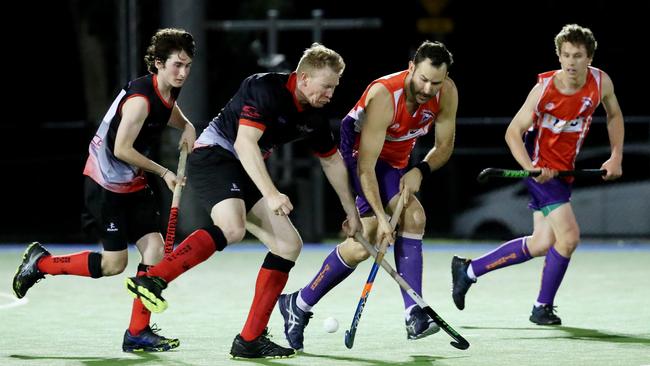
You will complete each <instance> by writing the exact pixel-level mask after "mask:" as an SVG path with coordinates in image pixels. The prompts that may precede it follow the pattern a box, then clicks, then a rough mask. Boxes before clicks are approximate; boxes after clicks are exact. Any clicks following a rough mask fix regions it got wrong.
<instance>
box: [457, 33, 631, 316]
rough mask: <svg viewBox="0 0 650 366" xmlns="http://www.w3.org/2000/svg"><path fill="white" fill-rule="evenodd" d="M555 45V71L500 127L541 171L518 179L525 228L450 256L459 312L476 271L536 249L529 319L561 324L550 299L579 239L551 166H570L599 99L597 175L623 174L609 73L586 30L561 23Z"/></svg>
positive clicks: (517, 152)
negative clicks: (527, 212)
mask: <svg viewBox="0 0 650 366" xmlns="http://www.w3.org/2000/svg"><path fill="white" fill-rule="evenodd" d="M555 49H556V52H557V55H558V57H559V59H560V66H561V69H560V70H555V71H549V72H545V73H542V74H540V75H539V77H538V82H537V84H536V85H535V86H534V87H533V89H532V90H531V92H530V93H529V94H528V98H527V99H526V101H525V102H524V105H523V106H522V107H521V109H520V110H519V112H518V113H517V114H516V115H515V117H514V118H513V120H512V122H511V123H510V125H509V126H508V130H507V131H506V142H507V143H508V146H509V147H510V151H511V153H512V155H513V157H514V158H515V160H517V162H518V163H519V165H521V167H522V168H524V169H526V170H541V174H540V175H539V176H538V177H536V178H528V179H527V181H526V184H527V186H528V191H529V194H530V197H531V199H530V204H529V207H530V208H532V209H533V210H534V211H533V222H534V229H533V233H532V235H530V236H524V237H521V238H517V239H513V240H511V241H509V242H507V243H505V244H503V245H501V246H500V247H498V248H497V249H495V250H493V251H491V252H489V253H486V254H485V255H483V256H481V257H479V258H476V259H473V260H471V261H470V260H469V259H465V258H460V257H456V256H455V257H454V258H453V259H452V264H451V268H452V277H453V294H452V295H453V299H454V303H455V304H456V306H457V307H458V309H460V310H463V309H464V308H465V294H466V293H467V290H469V287H470V286H471V285H472V283H474V282H476V279H477V277H479V276H482V275H484V274H485V273H487V272H490V271H492V270H495V269H499V268H503V267H506V266H510V265H513V264H519V263H523V262H526V261H528V260H530V259H532V258H533V257H538V256H542V255H544V256H546V259H545V263H544V270H543V272H542V281H541V283H542V284H541V289H540V292H539V296H538V297H537V301H536V302H535V305H534V306H533V310H532V314H531V316H530V321H531V322H533V323H536V324H539V325H557V324H561V323H562V321H561V320H560V318H559V317H558V316H557V315H556V314H555V306H554V305H553V301H554V299H555V295H556V293H557V290H558V289H559V287H560V284H561V283H562V278H563V277H564V274H565V272H566V270H567V267H568V265H569V260H570V259H571V255H572V254H573V251H574V250H575V249H576V247H577V246H578V243H579V241H580V229H579V228H578V223H577V222H576V218H575V215H574V213H573V210H572V209H571V203H570V198H571V183H572V179H571V178H558V177H556V175H557V172H558V171H559V170H572V169H574V163H575V158H576V155H577V154H578V152H579V151H580V147H581V146H582V143H583V142H584V139H585V137H586V135H587V132H588V131H589V126H590V124H591V119H592V115H593V113H594V110H595V109H596V107H598V104H600V103H601V102H602V103H603V106H604V107H605V112H607V131H608V133H609V140H610V146H611V156H610V158H609V159H608V160H607V161H605V162H604V163H603V165H602V166H601V169H604V170H606V171H607V174H606V175H605V176H604V179H605V180H613V179H616V178H618V177H620V176H621V174H622V173H623V171H622V167H621V163H622V160H623V135H624V127H623V114H622V112H621V108H620V107H619V105H618V101H617V99H616V95H615V94H614V85H613V83H612V80H611V79H610V77H609V76H608V75H607V74H606V73H604V72H603V71H602V70H599V69H597V68H595V67H591V66H590V65H591V61H592V59H593V57H594V52H595V51H596V40H595V38H594V35H593V34H592V32H591V30H589V29H588V28H583V27H581V26H579V25H576V24H570V25H566V26H564V28H562V31H560V33H559V34H558V35H557V36H556V37H555ZM527 131H528V133H526V132H527ZM524 134H526V141H525V142H524V141H523V140H522V136H523V135H524Z"/></svg>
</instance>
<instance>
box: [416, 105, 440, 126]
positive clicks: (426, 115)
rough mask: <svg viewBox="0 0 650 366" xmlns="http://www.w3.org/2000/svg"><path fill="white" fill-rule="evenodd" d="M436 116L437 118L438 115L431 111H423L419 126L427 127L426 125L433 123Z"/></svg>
mask: <svg viewBox="0 0 650 366" xmlns="http://www.w3.org/2000/svg"><path fill="white" fill-rule="evenodd" d="M435 116H436V115H435V114H434V113H433V112H431V111H430V110H428V109H425V110H423V111H422V119H421V120H420V123H419V124H421V125H425V124H427V123H429V122H431V121H433V119H434V118H435Z"/></svg>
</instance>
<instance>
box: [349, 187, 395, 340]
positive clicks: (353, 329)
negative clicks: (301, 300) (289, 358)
mask: <svg viewBox="0 0 650 366" xmlns="http://www.w3.org/2000/svg"><path fill="white" fill-rule="evenodd" d="M402 209H404V198H403V197H402V196H401V195H400V196H399V198H398V201H397V207H395V212H393V216H391V218H390V225H391V227H392V228H393V231H394V230H395V227H396V226H397V222H398V221H399V217H400V215H401V214H402ZM357 234H358V233H357ZM359 236H361V234H359ZM373 249H374V248H373ZM385 254H386V246H385V245H382V244H380V247H379V251H378V254H377V255H376V256H375V263H373V265H372V268H371V269H370V274H369V275H368V279H367V280H366V284H365V285H364V286H363V290H362V291H361V298H359V303H358V304H357V308H356V310H355V311H354V316H353V317H352V324H351V325H350V329H349V330H346V331H345V346H346V347H348V348H352V346H353V345H354V336H355V335H356V334H357V327H358V326H359V321H360V320H361V313H362V312H363V308H364V307H365V306H366V302H367V301H368V296H369V295H370V290H371V289H372V285H373V283H374V282H375V277H377V272H378V271H379V263H381V261H382V260H383V259H384V255H385Z"/></svg>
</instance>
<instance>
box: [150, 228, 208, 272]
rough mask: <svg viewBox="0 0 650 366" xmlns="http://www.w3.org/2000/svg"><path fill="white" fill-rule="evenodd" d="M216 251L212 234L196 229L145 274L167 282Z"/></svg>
mask: <svg viewBox="0 0 650 366" xmlns="http://www.w3.org/2000/svg"><path fill="white" fill-rule="evenodd" d="M216 251H217V247H216V245H215V244H214V241H213V240H212V236H210V234H209V233H208V232H207V231H205V230H203V229H199V230H196V231H195V232H193V233H192V234H190V236H188V237H187V238H186V239H185V240H183V242H182V243H180V245H179V246H178V247H177V248H176V250H174V252H173V253H172V254H170V255H169V256H167V257H165V258H164V259H163V260H162V261H160V263H158V264H156V265H155V266H153V267H151V268H150V269H149V272H148V273H147V275H148V276H157V277H160V278H162V279H164V280H165V281H167V283H169V282H171V281H173V280H174V279H175V278H176V277H178V276H180V275H181V274H182V273H184V272H185V271H187V270H189V269H190V268H192V267H194V266H196V265H197V264H199V263H201V262H203V261H205V260H206V259H208V258H210V256H211V255H212V253H214V252H216Z"/></svg>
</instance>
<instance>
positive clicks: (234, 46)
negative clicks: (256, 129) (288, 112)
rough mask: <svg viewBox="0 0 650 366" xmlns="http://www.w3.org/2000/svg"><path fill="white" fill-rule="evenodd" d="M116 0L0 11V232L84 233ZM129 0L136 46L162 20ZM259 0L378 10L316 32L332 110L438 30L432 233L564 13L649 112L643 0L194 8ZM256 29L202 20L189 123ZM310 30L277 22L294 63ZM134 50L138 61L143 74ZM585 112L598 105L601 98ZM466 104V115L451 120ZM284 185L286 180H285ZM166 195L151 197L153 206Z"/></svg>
mask: <svg viewBox="0 0 650 366" xmlns="http://www.w3.org/2000/svg"><path fill="white" fill-rule="evenodd" d="M121 2H122V3H123V0H120V1H93V2H85V1H73V0H70V1H52V2H45V3H40V4H38V5H37V6H36V5H35V6H34V8H29V7H26V6H25V7H23V8H22V9H15V10H12V11H10V10H7V16H11V15H12V14H13V15H15V14H19V15H20V17H19V19H20V20H21V24H22V25H21V27H19V28H18V29H16V31H15V33H14V34H13V36H12V37H10V38H11V40H12V41H17V43H18V44H17V46H16V50H17V51H18V52H14V50H13V47H11V48H10V49H5V57H6V59H5V62H7V63H6V64H5V72H6V76H7V77H8V80H9V81H11V82H12V85H15V86H16V87H15V88H14V91H13V92H12V93H11V95H12V97H11V99H9V105H8V107H9V108H8V110H9V111H10V113H9V114H8V115H7V117H6V118H5V119H3V121H2V123H1V125H0V126H1V127H0V133H1V135H2V141H3V143H2V150H3V153H2V157H1V158H0V168H1V171H2V172H3V173H2V175H3V179H2V180H3V188H5V189H4V191H5V196H6V198H5V201H6V202H9V209H8V210H5V213H6V214H3V216H5V215H6V217H4V218H3V219H2V220H1V222H2V224H1V227H0V242H23V241H29V240H37V239H38V240H41V241H46V242H47V241H50V242H52V241H54V242H80V241H92V240H93V238H92V237H89V236H88V235H86V234H84V233H82V232H81V229H80V224H79V223H80V220H79V217H80V213H81V208H82V205H83V201H82V200H83V197H82V196H83V195H82V175H81V171H82V170H83V164H84V162H85V159H86V155H87V146H88V141H89V140H90V137H91V136H92V134H93V133H94V131H95V129H96V126H97V124H98V123H99V121H100V120H101V117H102V116H103V114H104V113H105V110H106V108H108V106H109V104H110V103H111V101H112V99H113V98H114V96H115V95H116V93H117V91H118V90H119V89H120V88H121V87H122V86H123V85H124V83H125V82H127V81H128V80H123V79H120V76H119V74H120V73H119V68H118V66H119V63H120V58H121V57H122V56H121V55H120V52H119V42H118V41H119V39H118V38H119V37H118V35H119V27H120V24H119V22H118V15H119V14H118V9H119V5H120V3H121ZM135 4H136V6H137V11H138V23H137V34H138V38H137V39H138V42H139V47H138V49H139V50H140V52H143V51H144V49H145V47H146V45H147V44H148V41H149V37H150V36H151V35H152V34H153V33H154V32H155V30H156V29H157V28H159V27H163V26H167V24H162V21H161V14H162V13H163V11H162V10H161V9H162V7H163V6H164V5H165V4H166V3H165V2H164V1H154V0H146V1H144V0H143V1H136V2H135ZM271 7H273V8H276V9H278V10H279V11H280V18H281V19H291V18H296V19H305V18H310V16H311V15H310V14H311V10H312V9H315V8H320V9H323V11H324V17H325V18H361V17H364V18H370V17H376V18H380V19H381V20H382V27H381V28H380V29H370V30H348V31H340V30H334V31H324V32H323V40H322V41H323V43H324V44H325V45H326V46H328V47H331V48H333V49H335V50H337V51H338V52H339V53H340V54H341V55H342V56H343V57H344V58H345V61H346V64H347V67H346V70H345V73H344V75H343V78H342V80H341V84H340V86H339V87H338V88H337V91H336V95H335V98H334V102H333V104H332V110H333V111H335V113H336V115H335V116H333V117H338V118H340V117H342V116H343V115H345V114H346V113H347V111H348V110H349V108H350V107H352V106H353V105H354V103H355V102H356V101H357V99H358V97H359V96H360V95H361V93H362V92H363V90H364V89H365V87H366V86H367V84H368V83H369V82H370V81H372V80H373V79H375V78H377V77H379V76H383V75H386V74H389V73H392V72H396V71H399V70H402V69H405V68H406V67H407V66H408V60H409V59H410V57H411V56H412V53H413V51H414V50H415V48H416V47H417V46H418V45H419V44H420V43H421V42H422V41H423V40H425V39H429V40H439V41H442V42H444V43H445V44H446V45H447V46H448V48H449V49H450V51H451V52H452V53H453V55H454V59H455V63H454V65H453V66H452V68H451V72H450V76H451V78H453V79H454V81H455V82H456V84H457V86H458V90H459V96H460V100H459V109H458V117H459V125H458V130H457V136H456V151H455V153H454V156H453V157H452V159H451V160H450V162H449V163H448V164H447V165H446V166H445V167H444V168H442V169H441V170H440V171H438V172H436V173H434V175H433V176H432V177H431V178H430V179H429V180H428V181H427V182H426V189H423V192H422V194H421V199H422V201H423V203H424V204H425V207H426V209H427V217H428V224H427V231H428V234H430V235H433V236H446V235H448V231H449V225H450V223H451V220H452V219H453V216H454V214H456V213H457V212H459V211H460V210H462V209H464V208H467V207H469V206H470V205H471V204H472V197H473V196H474V195H476V194H477V193H481V192H484V191H486V190H487V189H489V188H494V186H492V187H489V188H488V187H484V186H478V185H476V184H475V182H474V180H473V177H475V176H476V174H477V173H478V172H479V171H480V169H482V168H484V167H486V166H501V167H513V168H514V167H516V163H515V162H514V160H513V159H512V158H511V157H510V156H509V155H508V153H507V149H506V147H505V143H504V141H503V133H504V132H505V127H506V124H507V122H508V120H507V118H510V117H512V116H513V115H514V114H515V113H516V111H517V110H518V108H519V107H520V106H521V104H522V103H523V101H524V99H525V97H526V95H527V93H528V91H529V90H530V89H531V88H532V86H533V85H534V83H535V78H536V75H537V74H538V73H540V72H543V71H547V70H552V69H555V68H557V67H559V63H558V61H557V56H556V55H555V50H554V47H555V46H554V42H553V38H554V36H555V35H556V34H557V32H558V31H559V30H560V29H561V27H562V26H563V25H564V24H567V23H578V24H580V25H583V26H587V27H589V28H591V30H592V31H593V32H594V34H595V36H596V39H597V41H598V50H597V51H596V55H595V58H594V61H593V65H594V66H596V67H599V68H602V69H603V70H605V71H606V72H607V73H608V74H609V75H610V76H611V77H612V79H613V81H614V85H615V88H616V89H615V90H616V94H617V96H618V99H619V102H620V104H621V107H622V109H623V112H624V114H625V115H626V117H627V116H648V115H650V113H649V112H648V108H647V103H645V100H646V98H647V91H646V88H647V86H648V85H650V77H649V76H648V72H647V66H646V64H647V58H646V57H645V56H643V55H644V54H646V53H647V52H646V50H645V48H646V44H647V37H648V30H647V26H646V23H647V19H646V18H647V15H648V14H649V12H648V10H649V9H648V6H647V4H645V3H643V2H626V1H618V2H613V1H601V0H592V1H553V0H546V1H536V2H517V3H515V4H513V3H512V2H499V1H490V2H487V1H452V0H449V1H405V2H399V3H395V2H390V3H387V2H376V1H365V0H364V1H345V2H343V1H242V2H234V1H232V2H225V1H214V2H210V1H206V2H205V5H204V8H205V9H204V14H205V19H206V20H224V19H264V18H265V17H266V11H267V9H268V8H271ZM427 25H429V26H431V25H433V26H439V27H440V28H439V31H437V32H432V31H431V29H427V28H426V26H427ZM27 28H29V31H27V30H26V29H27ZM82 33H83V34H85V35H87V36H89V38H86V41H83V40H82V39H81V37H80V34H82ZM88 39H90V40H91V42H88ZM256 39H259V40H260V41H261V42H262V44H263V45H264V43H265V40H266V36H265V34H264V33H263V32H249V33H224V32H220V31H213V30H211V31H208V32H207V33H206V39H205V41H204V43H203V44H198V52H202V53H204V54H205V56H206V58H207V64H206V68H207V73H206V80H203V82H205V83H206V85H207V86H206V92H207V108H206V110H205V111H198V112H197V111H193V114H194V115H199V116H201V118H198V119H195V118H193V122H194V124H195V125H196V126H197V132H199V133H200V131H201V130H202V129H203V127H205V125H206V124H207V121H208V120H209V118H210V117H212V116H214V115H216V114H217V113H218V111H219V110H220V108H221V107H222V106H223V105H224V103H225V102H226V101H227V100H228V99H229V98H230V97H231V95H232V94H233V93H234V92H235V91H236V89H237V87H238V85H239V83H240V82H241V80H242V79H243V78H244V77H246V76H248V75H249V74H251V73H254V72H263V71H266V70H265V69H264V68H262V67H260V66H258V64H257V56H256V55H255V54H254V53H253V51H252V50H251V47H250V45H251V43H252V42H253V41H255V40H256ZM310 43H311V34H310V33H309V32H282V33H280V38H279V44H278V47H279V49H278V51H279V53H282V54H284V55H285V56H286V59H287V61H288V62H289V66H290V67H291V68H293V67H294V66H295V62H297V60H298V59H299V57H300V55H301V53H302V51H303V50H304V48H306V47H308V46H309V45H310ZM141 56H142V54H140V55H138V60H139V61H138V66H139V74H144V73H145V72H146V71H145V67H144V64H143V62H141V61H140V60H141ZM89 59H90V60H91V62H96V63H97V64H96V65H99V66H100V67H99V69H100V70H101V73H99V74H97V73H95V74H92V73H89V72H88V70H87V67H84V60H85V62H86V64H87V63H88V60H89ZM184 93H185V90H184ZM89 96H91V97H90V98H89ZM5 103H7V102H5ZM97 106H100V107H97ZM597 115H599V116H603V115H604V111H603V109H602V108H601V109H599V110H598V112H597ZM469 117H474V118H476V119H473V120H469V121H470V122H467V123H466V122H463V121H461V120H462V119H464V118H469ZM501 117H504V118H503V119H500V118H501ZM472 121H473V122H474V123H471V122H472ZM485 121H487V122H490V121H497V122H496V123H489V124H488V123H484V122H485ZM626 132H627V136H626V137H627V140H628V141H629V140H630V139H631V140H634V139H638V140H639V141H648V139H649V138H648V133H649V128H648V124H636V125H634V124H632V125H629V126H627V131H626ZM431 141H432V136H428V137H426V138H423V139H422V140H421V142H420V143H419V146H421V147H420V148H419V149H418V150H417V151H416V154H415V155H416V156H415V157H416V158H418V156H417V155H418V154H421V153H423V152H426V150H427V149H428V148H430V146H431ZM607 145H608V142H607V134H606V130H605V126H604V125H603V124H595V125H594V126H593V127H592V131H591V132H590V137H589V139H588V140H587V146H607ZM476 148H479V149H478V150H476ZM481 149H483V150H481ZM298 151H300V150H299V148H298ZM646 168H647V167H644V168H643V169H646ZM624 169H625V172H626V176H625V178H624V179H630V180H634V179H638V178H639V174H640V173H638V171H639V169H637V168H636V167H634V166H629V165H627V166H624ZM283 188H284V187H283ZM286 189H287V192H290V193H291V192H292V189H293V190H294V191H295V189H296V188H295V187H286ZM294 194H297V193H295V192H294ZM327 195H328V199H327V200H326V210H327V211H326V212H328V214H327V222H326V232H327V234H328V235H330V236H335V235H336V234H337V233H338V228H339V225H340V219H341V218H342V216H343V215H342V212H341V210H340V209H339V208H338V206H337V201H336V199H335V198H334V196H333V193H332V192H331V189H329V187H328V188H327ZM165 196H168V194H167V193H165ZM165 198H166V199H168V198H169V197H165ZM166 205H167V203H166V202H162V203H161V207H163V208H164V207H166ZM294 219H296V220H297V221H300V219H299V218H294ZM299 229H300V228H299Z"/></svg>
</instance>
